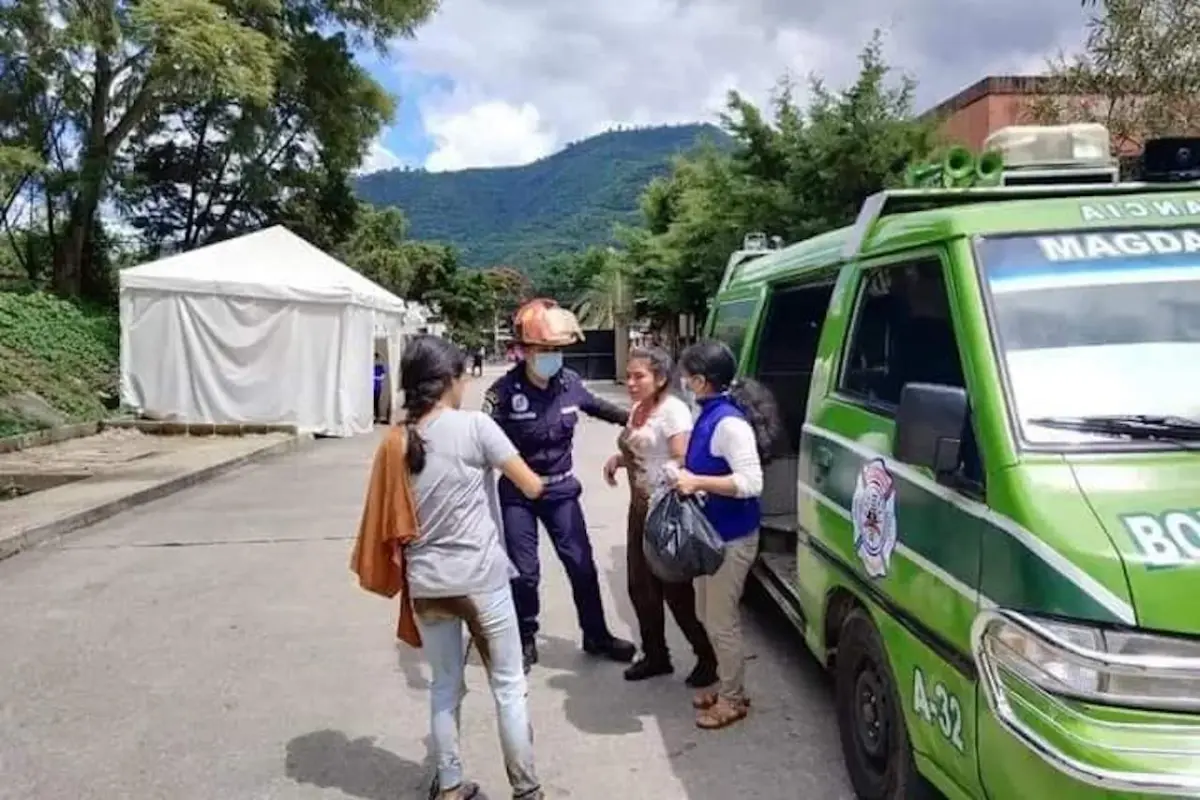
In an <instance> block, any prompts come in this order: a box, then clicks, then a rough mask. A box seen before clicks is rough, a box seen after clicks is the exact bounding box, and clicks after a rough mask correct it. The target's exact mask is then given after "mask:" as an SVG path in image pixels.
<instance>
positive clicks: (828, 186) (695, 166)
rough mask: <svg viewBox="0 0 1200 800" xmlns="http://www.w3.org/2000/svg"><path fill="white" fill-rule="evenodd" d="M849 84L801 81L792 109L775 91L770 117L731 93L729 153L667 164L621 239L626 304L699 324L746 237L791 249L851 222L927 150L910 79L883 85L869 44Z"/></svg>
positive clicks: (881, 66) (886, 72)
mask: <svg viewBox="0 0 1200 800" xmlns="http://www.w3.org/2000/svg"><path fill="white" fill-rule="evenodd" d="M860 64H861V69H860V71H859V75H858V79H857V80H856V81H855V82H854V84H852V85H851V86H849V87H847V88H845V89H843V90H841V91H833V90H830V89H829V88H827V87H826V86H825V85H824V84H823V83H821V82H820V81H818V80H815V79H814V80H812V81H811V82H810V92H809V96H810V99H809V103H808V105H807V107H801V106H800V105H799V104H798V103H797V101H796V93H795V87H794V86H793V85H792V84H790V83H788V82H783V83H781V84H780V86H779V88H778V90H777V92H776V93H775V96H774V98H773V103H772V106H773V107H772V112H773V113H772V114H771V115H770V118H768V116H767V115H765V114H764V113H763V112H762V111H761V110H760V109H759V108H757V107H756V106H755V105H754V104H753V103H751V102H750V101H748V100H747V99H745V98H743V97H741V96H740V95H738V94H737V93H731V94H730V96H729V101H728V109H727V112H726V113H725V115H724V116H723V118H722V124H723V126H724V127H725V129H726V130H727V131H728V132H729V133H730V134H731V135H732V136H733V137H734V139H735V142H736V145H735V147H734V149H733V151H732V153H728V154H726V153H724V152H720V151H717V150H714V149H707V150H703V151H701V152H700V153H699V154H697V155H694V156H692V157H688V158H682V159H679V160H677V162H676V163H675V165H674V168H673V170H672V172H671V174H670V175H669V177H668V178H666V179H662V180H659V181H656V182H653V183H651V184H650V186H649V187H648V188H647V190H646V192H645V193H644V194H643V197H642V216H643V224H642V226H641V227H640V228H639V229H634V230H632V231H625V232H624V233H623V239H624V243H625V246H626V248H627V250H628V256H627V259H628V261H629V263H630V264H632V265H633V272H632V274H633V277H634V284H635V288H636V292H637V295H638V296H639V297H640V298H642V299H643V301H644V303H643V307H644V308H646V309H647V310H649V311H650V312H651V313H655V314H658V315H660V316H662V317H669V316H671V315H674V314H678V313H692V314H696V315H702V314H703V313H704V311H705V307H706V303H707V300H708V298H709V297H711V296H712V294H713V292H715V291H716V288H717V284H718V283H719V281H720V278H721V275H722V273H723V272H724V269H725V264H726V262H727V260H728V258H729V256H730V254H731V253H732V252H733V251H734V250H737V249H738V248H739V247H740V246H741V243H742V239H743V237H744V236H745V234H746V233H749V232H752V231H762V232H765V233H767V234H769V235H773V236H779V237H780V238H782V239H783V240H784V241H787V242H792V241H797V240H799V239H803V238H807V237H810V236H813V235H815V234H817V233H821V232H823V231H826V230H830V229H832V228H836V227H839V226H842V225H847V224H849V223H850V222H852V221H853V219H854V217H855V215H856V214H857V213H858V209H859V207H860V206H861V205H862V202H863V200H865V199H866V198H867V197H868V196H869V195H871V194H873V193H875V192H877V191H879V190H881V189H883V188H885V187H887V186H892V185H896V184H898V183H900V181H901V180H902V177H903V172H904V169H905V167H906V166H907V165H908V163H910V162H911V161H912V160H913V159H916V158H923V157H925V156H927V155H928V154H929V153H930V152H931V151H932V150H933V148H934V146H935V144H936V139H935V132H934V128H933V126H932V125H931V124H930V123H927V122H922V121H919V120H916V119H915V118H914V115H913V90H914V85H913V83H912V81H911V80H909V79H907V78H904V77H901V78H900V79H899V80H894V79H893V76H892V75H891V70H890V69H889V67H888V66H887V64H886V62H885V61H884V58H883V50H882V46H881V44H880V39H879V37H878V36H876V37H874V38H873V39H872V40H871V41H870V42H869V43H868V45H867V46H866V47H865V48H864V49H863V51H862V53H861V54H860Z"/></svg>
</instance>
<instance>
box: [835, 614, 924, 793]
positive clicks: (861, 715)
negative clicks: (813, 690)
mask: <svg viewBox="0 0 1200 800" xmlns="http://www.w3.org/2000/svg"><path fill="white" fill-rule="evenodd" d="M834 683H835V696H836V709H837V721H838V730H839V732H840V734H841V739H842V757H843V758H844V759H845V761H846V771H847V772H848V773H849V774H850V783H851V785H853V787H854V793H855V794H856V795H857V796H858V797H859V798H861V800H915V799H916V798H920V797H924V796H926V793H925V791H924V788H925V787H924V785H923V781H921V779H920V776H919V775H918V774H917V767H916V764H915V763H914V761H913V755H912V746H911V745H910V744H909V739H908V728H907V727H906V726H905V722H904V707H903V705H902V703H903V701H902V700H901V697H900V692H899V691H898V690H897V688H896V680H895V677H894V676H893V675H892V670H891V667H890V666H889V665H888V659H887V653H886V652H885V651H884V649H883V640H882V639H881V638H880V636H879V632H878V631H877V630H876V629H875V623H874V622H872V621H871V617H870V615H868V614H867V612H866V611H864V610H863V609H861V608H856V609H854V610H853V611H851V612H850V613H848V614H847V615H846V618H845V620H843V622H842V630H841V634H840V635H839V636H838V640H837V661H836V663H835V667H834Z"/></svg>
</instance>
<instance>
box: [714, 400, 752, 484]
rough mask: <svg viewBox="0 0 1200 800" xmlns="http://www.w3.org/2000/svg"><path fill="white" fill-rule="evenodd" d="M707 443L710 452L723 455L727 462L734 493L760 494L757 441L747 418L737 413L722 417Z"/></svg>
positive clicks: (716, 455) (718, 455) (719, 456)
mask: <svg viewBox="0 0 1200 800" xmlns="http://www.w3.org/2000/svg"><path fill="white" fill-rule="evenodd" d="M708 447H709V451H710V452H711V453H712V455H713V456H715V457H717V458H723V459H725V461H726V462H727V463H728V464H729V469H730V470H731V471H732V473H733V474H732V475H731V477H732V479H733V485H734V486H735V487H737V496H738V497H741V498H746V497H758V496H760V495H761V494H762V490H763V472H762V461H761V460H760V459H759V457H758V444H757V442H756V441H755V439H754V429H753V428H751V427H750V423H749V422H747V421H746V420H744V419H742V418H741V417H734V416H729V417H725V418H724V419H722V420H721V421H720V422H718V423H717V427H716V429H715V430H713V436H712V441H711V442H710V443H709V446H708Z"/></svg>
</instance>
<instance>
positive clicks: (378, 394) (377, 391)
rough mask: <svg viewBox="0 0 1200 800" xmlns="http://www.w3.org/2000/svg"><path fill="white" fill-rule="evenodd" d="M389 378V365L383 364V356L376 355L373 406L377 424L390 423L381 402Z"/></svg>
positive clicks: (380, 354)
mask: <svg viewBox="0 0 1200 800" xmlns="http://www.w3.org/2000/svg"><path fill="white" fill-rule="evenodd" d="M386 378H387V365H386V364H384V363H383V354H382V353H376V354H375V386H374V392H373V396H374V398H375V401H374V404H373V405H372V406H371V407H372V408H373V409H374V414H375V423H376V424H386V423H387V422H388V420H387V418H386V416H385V414H384V410H383V407H382V404H381V403H380V402H379V401H380V399H381V398H382V397H383V382H384V380H385V379H386Z"/></svg>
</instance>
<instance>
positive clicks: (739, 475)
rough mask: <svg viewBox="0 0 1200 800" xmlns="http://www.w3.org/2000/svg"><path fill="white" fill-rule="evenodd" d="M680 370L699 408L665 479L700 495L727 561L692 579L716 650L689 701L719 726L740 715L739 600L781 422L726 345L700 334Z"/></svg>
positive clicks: (708, 725) (744, 708)
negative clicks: (709, 677) (710, 679)
mask: <svg viewBox="0 0 1200 800" xmlns="http://www.w3.org/2000/svg"><path fill="white" fill-rule="evenodd" d="M679 366H680V370H681V372H682V373H683V380H684V383H685V385H686V386H687V387H688V389H690V390H691V392H692V394H693V395H694V396H695V398H696V401H697V403H698V404H699V406H700V415H699V417H698V418H697V419H696V425H695V427H694V428H693V429H692V435H691V438H690V439H689V440H688V446H687V455H686V456H685V457H684V460H683V469H682V470H678V471H673V474H672V475H671V476H670V479H671V482H672V483H673V485H674V486H675V489H676V490H677V491H679V492H680V493H681V494H685V495H697V494H702V495H703V506H702V507H703V509H704V516H705V517H707V518H708V521H709V522H710V523H712V526H713V528H715V529H716V531H717V533H718V534H720V536H721V538H722V539H723V540H724V541H725V560H724V562H723V563H722V564H721V568H720V569H718V570H717V572H716V573H715V574H713V575H709V576H706V577H703V578H699V579H698V580H697V581H696V600H697V602H696V605H697V607H698V608H699V610H700V618H701V620H702V621H703V623H704V627H705V630H707V631H708V635H709V637H710V638H711V639H712V643H713V647H714V649H715V650H716V651H717V682H716V684H717V685H716V687H715V688H713V689H706V690H704V691H701V692H700V693H698V694H697V695H696V697H695V698H694V700H693V702H692V705H693V706H694V707H695V708H696V711H697V714H696V725H697V726H699V727H701V728H705V729H708V730H716V729H718V728H724V727H727V726H729V725H732V724H733V723H735V722H738V721H739V720H741V719H743V718H745V716H746V715H747V713H749V711H750V698H749V697H748V696H747V694H746V687H745V678H746V650H745V644H744V642H743V640H742V620H741V610H740V608H739V604H740V602H741V599H742V592H743V590H744V589H745V587H746V577H747V576H748V575H749V573H750V567H751V565H752V564H753V563H754V560H755V559H756V558H757V557H758V529H759V526H760V525H761V523H762V506H761V504H760V502H759V498H760V497H761V496H762V490H763V468H762V465H763V461H764V460H765V459H766V458H768V457H769V456H770V454H771V452H772V451H773V449H774V445H775V443H776V442H777V441H779V437H780V435H781V432H782V426H781V423H780V421H779V411H778V408H777V406H776V404H775V400H774V398H773V397H772V396H771V393H770V391H769V390H767V389H766V388H765V387H764V386H762V385H761V384H759V383H757V382H755V381H747V380H741V379H737V378H736V373H737V359H736V358H735V357H734V355H733V351H732V350H730V349H729V347H728V346H726V345H725V344H723V343H721V342H718V341H715V340H712V339H705V340H701V341H698V342H696V343H695V344H693V345H691V346H690V347H688V348H687V349H686V350H684V351H683V354H682V355H681V356H680V357H679Z"/></svg>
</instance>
